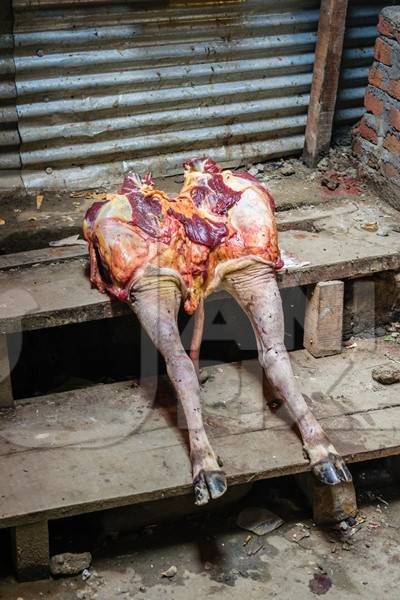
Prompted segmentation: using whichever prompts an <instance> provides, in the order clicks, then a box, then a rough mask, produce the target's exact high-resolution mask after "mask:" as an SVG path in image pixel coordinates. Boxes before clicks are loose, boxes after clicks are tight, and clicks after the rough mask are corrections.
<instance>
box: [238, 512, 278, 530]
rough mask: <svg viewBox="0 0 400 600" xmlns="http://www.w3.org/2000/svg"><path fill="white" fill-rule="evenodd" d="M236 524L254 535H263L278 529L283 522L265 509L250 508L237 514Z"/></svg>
mask: <svg viewBox="0 0 400 600" xmlns="http://www.w3.org/2000/svg"><path fill="white" fill-rule="evenodd" d="M236 523H237V525H239V527H241V528H242V529H246V530H247V531H251V532H252V533H255V534H256V535H265V534H266V533H270V532H271V531H274V529H277V528H278V527H280V526H281V525H282V524H283V520H282V519H281V518H280V517H278V515H275V514H274V513H273V512H271V511H270V510H267V509H266V508H258V507H255V506H251V507H249V508H245V509H244V510H242V511H241V512H240V513H239V516H238V518H237V520H236Z"/></svg>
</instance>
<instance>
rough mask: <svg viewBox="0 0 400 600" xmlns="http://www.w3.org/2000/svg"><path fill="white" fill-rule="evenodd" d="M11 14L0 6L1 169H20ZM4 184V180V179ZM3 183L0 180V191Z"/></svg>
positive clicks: (7, 7)
mask: <svg viewBox="0 0 400 600" xmlns="http://www.w3.org/2000/svg"><path fill="white" fill-rule="evenodd" d="M13 46H14V44H13V36H12V12H11V5H10V3H8V2H1V4H0V169H2V170H3V173H4V171H6V170H7V171H8V170H15V169H19V168H20V166H21V163H20V157H19V150H18V147H19V136H18V127H17V120H18V119H17V110H16V106H15V104H16V89H15V68H14V59H13ZM3 181H4V179H3ZM2 186H3V182H2V181H0V188H1V187H2Z"/></svg>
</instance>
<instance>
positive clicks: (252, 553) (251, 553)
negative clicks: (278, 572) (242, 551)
mask: <svg viewBox="0 0 400 600" xmlns="http://www.w3.org/2000/svg"><path fill="white" fill-rule="evenodd" d="M263 549H264V545H263V544H260V545H259V546H257V547H256V548H254V550H249V551H248V553H247V556H254V555H255V554H258V553H259V552H260V550H263Z"/></svg>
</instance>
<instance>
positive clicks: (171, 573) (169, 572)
mask: <svg viewBox="0 0 400 600" xmlns="http://www.w3.org/2000/svg"><path fill="white" fill-rule="evenodd" d="M177 572H178V569H177V568H176V566H175V565H172V566H171V567H169V569H167V570H166V571H163V572H162V573H161V577H166V578H167V579H172V577H175V575H176V574H177Z"/></svg>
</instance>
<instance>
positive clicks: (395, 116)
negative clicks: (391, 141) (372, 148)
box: [389, 108, 400, 131]
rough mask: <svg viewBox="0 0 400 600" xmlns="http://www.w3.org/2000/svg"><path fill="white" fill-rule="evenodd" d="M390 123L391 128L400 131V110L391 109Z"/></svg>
mask: <svg viewBox="0 0 400 600" xmlns="http://www.w3.org/2000/svg"><path fill="white" fill-rule="evenodd" d="M389 121H390V125H391V127H394V128H395V129H397V131H400V108H391V109H390V113H389Z"/></svg>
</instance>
